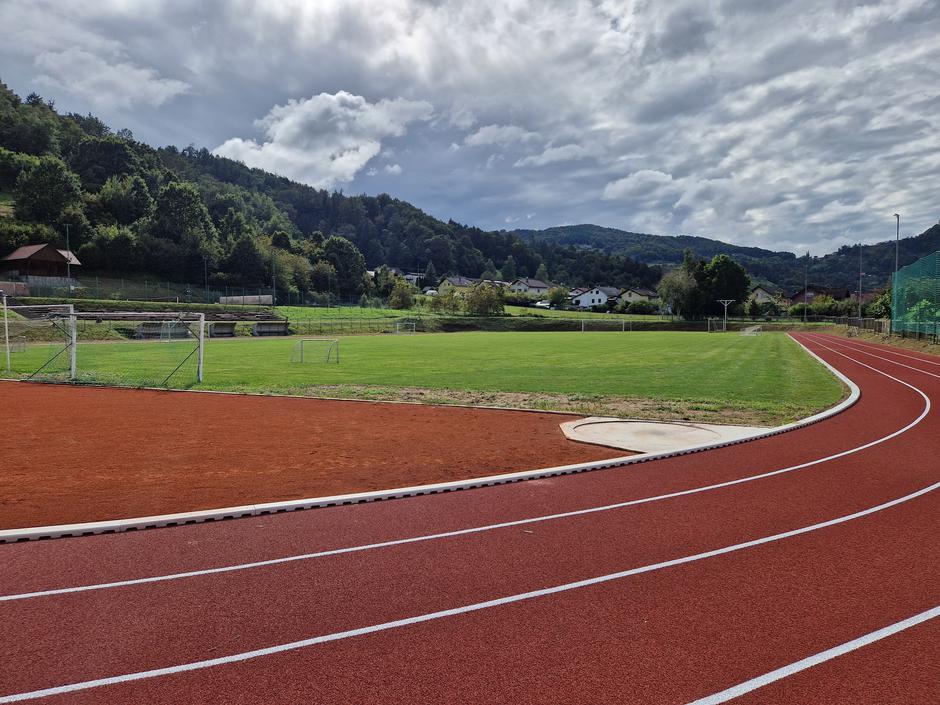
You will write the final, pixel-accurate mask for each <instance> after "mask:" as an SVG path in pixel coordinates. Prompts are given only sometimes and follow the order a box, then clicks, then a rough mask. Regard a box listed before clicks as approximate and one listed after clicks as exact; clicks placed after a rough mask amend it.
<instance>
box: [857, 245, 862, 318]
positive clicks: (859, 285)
mask: <svg viewBox="0 0 940 705" xmlns="http://www.w3.org/2000/svg"><path fill="white" fill-rule="evenodd" d="M858 318H859V322H860V323H861V319H862V243H858Z"/></svg>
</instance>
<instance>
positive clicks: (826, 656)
mask: <svg viewBox="0 0 940 705" xmlns="http://www.w3.org/2000/svg"><path fill="white" fill-rule="evenodd" d="M937 617H940V605H938V606H937V607H932V608H931V609H929V610H925V611H923V612H921V613H920V614H915V615H914V616H913V617H908V618H907V619H904V620H901V621H900V622H895V623H894V624H891V625H888V626H887V627H884V628H882V629H878V630H877V631H874V632H871V633H869V634H865V635H864V636H860V637H859V638H857V639H852V641H847V642H845V643H844V644H839V645H838V646H834V647H833V648H831V649H826V650H825V651H820V652H819V653H818V654H814V655H813V656H808V657H807V658H805V659H802V660H800V661H796V662H794V663H791V664H788V665H786V666H783V667H782V668H778V669H776V670H774V671H770V672H768V673H765V674H763V675H761V676H757V677H756V678H752V679H751V680H749V681H744V682H743V683H739V684H738V685H736V686H733V687H731V688H728V689H727V690H722V691H721V692H720V693H714V694H712V695H709V696H707V697H704V698H699V699H698V700H695V701H693V702H691V703H689V705H719V703H726V702H728V701H729V700H733V699H734V698H738V697H741V696H742V695H745V694H747V693H750V692H751V691H752V690H757V689H758V688H763V687H764V686H765V685H770V684H771V683H773V682H775V681H778V680H780V679H781V678H786V677H788V676H792V675H794V674H796V673H799V672H800V671H805V670H806V669H807V668H812V667H813V666H818V665H819V664H821V663H825V662H826V661H830V660H832V659H834V658H837V657H839V656H843V655H845V654H847V653H849V652H851V651H855V650H856V649H860V648H862V647H863V646H867V645H868V644H873V643H874V642H876V641H880V640H881V639H885V638H887V637H889V636H892V635H894V634H897V633H898V632H903V631H904V630H905V629H910V628H911V627H916V626H917V625H918V624H923V623H924V622H927V621H929V620H931V619H936V618H937Z"/></svg>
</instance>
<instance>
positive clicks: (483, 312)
mask: <svg viewBox="0 0 940 705" xmlns="http://www.w3.org/2000/svg"><path fill="white" fill-rule="evenodd" d="M503 305H504V300H503V292H502V289H501V288H500V287H498V286H491V285H489V284H477V285H476V286H474V287H472V288H471V289H470V290H469V291H467V292H466V293H465V294H464V296H463V307H464V310H465V311H466V312H467V313H469V314H470V315H471V316H500V315H502V313H503Z"/></svg>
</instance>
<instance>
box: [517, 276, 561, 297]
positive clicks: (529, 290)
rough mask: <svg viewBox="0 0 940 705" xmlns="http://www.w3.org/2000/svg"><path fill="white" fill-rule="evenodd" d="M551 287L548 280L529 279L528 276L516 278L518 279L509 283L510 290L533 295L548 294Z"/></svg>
mask: <svg viewBox="0 0 940 705" xmlns="http://www.w3.org/2000/svg"><path fill="white" fill-rule="evenodd" d="M550 288H551V286H550V285H549V284H548V282H543V281H542V280H541V279H529V278H527V277H523V278H521V279H516V281H514V282H513V283H512V284H510V285H509V290H510V291H513V292H515V293H517V294H531V295H532V296H542V295H544V294H547V293H548V290H549V289H550Z"/></svg>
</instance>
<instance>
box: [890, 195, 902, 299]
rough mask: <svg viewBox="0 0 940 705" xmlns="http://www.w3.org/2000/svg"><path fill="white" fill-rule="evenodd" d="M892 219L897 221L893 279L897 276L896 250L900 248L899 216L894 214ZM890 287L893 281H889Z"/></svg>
mask: <svg viewBox="0 0 940 705" xmlns="http://www.w3.org/2000/svg"><path fill="white" fill-rule="evenodd" d="M894 218H895V220H896V221H897V230H896V231H895V233H894V277H895V278H897V276H898V250H899V249H900V247H901V214H900V213H895V214H894ZM891 286H892V288H893V287H894V279H892V280H891Z"/></svg>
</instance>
